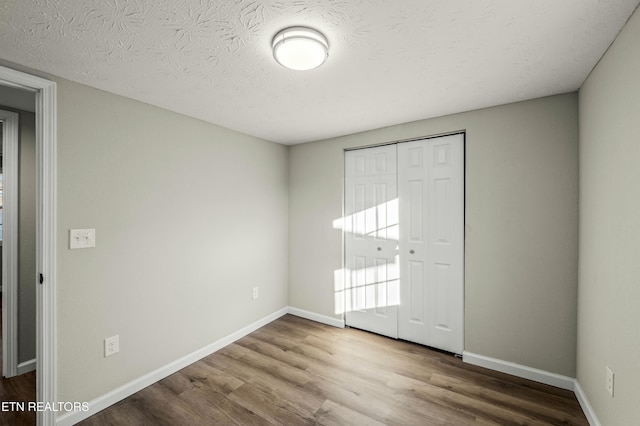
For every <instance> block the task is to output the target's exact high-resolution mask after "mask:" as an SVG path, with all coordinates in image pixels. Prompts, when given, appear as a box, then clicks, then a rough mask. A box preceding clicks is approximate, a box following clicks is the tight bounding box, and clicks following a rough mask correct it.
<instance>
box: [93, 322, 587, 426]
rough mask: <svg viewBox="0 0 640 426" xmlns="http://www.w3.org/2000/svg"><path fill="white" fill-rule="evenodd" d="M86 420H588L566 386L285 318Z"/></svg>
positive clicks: (133, 422)
mask: <svg viewBox="0 0 640 426" xmlns="http://www.w3.org/2000/svg"><path fill="white" fill-rule="evenodd" d="M82 424H83V425H85V426H91V425H96V426H97V425H138V424H139V425H142V424H154V425H187V424H189V425H195V424H198V425H210V424H220V425H269V424H274V425H315V424H319V425H382V424H387V425H550V424H551V425H588V423H587V420H586V418H585V417H584V415H583V413H582V411H581V409H580V406H579V404H578V402H577V400H576V398H575V396H574V394H573V393H572V392H569V391H565V390H561V389H557V388H554V387H551V386H546V385H542V384H539V383H536V382H531V381H528V380H524V379H519V378H516V377H513V376H508V375H505V374H502V373H497V372H493V371H490V370H486V369H483V368H480V367H475V366H471V365H468V364H464V363H463V362H462V361H461V360H460V359H458V358H455V357H454V356H452V355H450V354H446V353H441V352H438V351H434V350H431V349H428V348H426V347H423V346H420V345H416V344H412V343H408V342H404V341H396V340H393V339H388V338H385V337H381V336H377V335H375V334H371V333H367V332H364V331H360V330H355V329H337V328H334V327H330V326H326V325H323V324H318V323H315V322H312V321H308V320H305V319H302V318H298V317H295V316H291V315H286V316H284V317H282V318H280V319H278V320H276V321H274V322H272V323H270V324H268V325H266V326H265V327H262V328H261V329H259V330H257V331H255V332H253V333H251V334H250V335H248V336H246V337H244V338H242V339H240V340H238V341H237V342H235V343H233V344H231V345H229V346H226V347H225V348H223V349H221V350H219V351H218V352H216V353H214V354H212V355H210V356H208V357H206V358H204V359H202V360H201V361H198V362H196V363H194V364H192V365H190V366H189V367H187V368H184V369H183V370H180V371H179V372H177V373H175V374H173V375H171V376H169V377H167V378H165V379H164V380H161V381H160V382H158V383H156V384H154V385H152V386H149V387H148V388H146V389H143V390H142V391H140V392H138V393H136V394H134V395H132V396H130V397H129V398H127V399H124V400H123V401H121V402H119V403H118V404H115V405H114V406H112V407H109V408H107V409H106V410H104V411H102V412H100V413H98V414H96V415H94V416H92V417H90V418H88V419H86V420H85V421H84V422H82Z"/></svg>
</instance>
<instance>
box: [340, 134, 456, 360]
mask: <svg viewBox="0 0 640 426" xmlns="http://www.w3.org/2000/svg"><path fill="white" fill-rule="evenodd" d="M344 224H345V225H344V226H345V228H344V232H345V234H344V235H345V266H346V276H345V287H346V288H345V290H346V291H345V308H346V313H345V319H346V323H347V325H349V326H352V327H357V328H361V329H364V330H369V331H372V332H375V333H379V334H383V335H386V336H390V337H394V338H401V339H405V340H410V341H413V342H416V343H421V344H424V345H428V346H433V347H436V348H439V349H443V350H447V351H450V352H454V353H462V350H463V349H464V330H463V325H464V233H463V232H464V136H463V135H461V134H460V135H452V136H444V137H438V138H431V139H422V140H417V141H412V142H403V143H398V144H394V145H387V146H381V147H374V148H365V149H360V150H354V151H348V152H346V153H345V220H344Z"/></svg>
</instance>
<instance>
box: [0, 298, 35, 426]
mask: <svg viewBox="0 0 640 426" xmlns="http://www.w3.org/2000/svg"><path fill="white" fill-rule="evenodd" d="M1 329H2V299H1V298H0V330H1ZM0 347H2V334H1V333H0ZM0 365H2V351H1V350H0ZM35 400H36V372H35V371H31V372H29V373H26V374H22V375H20V376H17V377H12V378H10V379H6V378H4V377H1V378H0V401H2V402H9V403H10V402H24V403H25V404H24V405H25V406H26V405H27V404H26V403H27V402H29V401H35ZM7 408H9V407H7ZM35 424H36V414H35V412H33V411H32V412H29V411H11V410H9V411H2V410H0V425H3V426H4V425H12V426H13V425H35Z"/></svg>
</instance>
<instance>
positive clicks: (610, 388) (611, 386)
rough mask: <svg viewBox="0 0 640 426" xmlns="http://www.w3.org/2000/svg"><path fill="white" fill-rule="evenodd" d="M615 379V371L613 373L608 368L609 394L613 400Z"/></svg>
mask: <svg viewBox="0 0 640 426" xmlns="http://www.w3.org/2000/svg"><path fill="white" fill-rule="evenodd" d="M614 377H615V374H613V371H611V369H610V368H609V367H607V392H609V395H611V398H613V383H614V382H613V379H614Z"/></svg>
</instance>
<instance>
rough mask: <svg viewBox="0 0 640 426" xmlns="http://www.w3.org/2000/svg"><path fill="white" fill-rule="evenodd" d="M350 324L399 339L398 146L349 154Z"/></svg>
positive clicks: (347, 251)
mask: <svg viewBox="0 0 640 426" xmlns="http://www.w3.org/2000/svg"><path fill="white" fill-rule="evenodd" d="M344 226H345V229H344V231H345V263H346V276H345V287H346V291H345V308H346V314H345V316H346V318H345V319H346V323H347V325H349V326H353V327H357V328H362V329H365V330H369V331H373V332H375V333H379V334H383V335H385V336H389V337H394V338H397V337H398V304H399V301H400V294H399V293H400V290H399V270H398V255H397V246H398V237H399V231H398V198H397V161H396V146H395V145H387V146H381V147H376V148H368V149H362V150H356V151H348V152H346V154H345V220H344Z"/></svg>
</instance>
